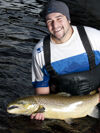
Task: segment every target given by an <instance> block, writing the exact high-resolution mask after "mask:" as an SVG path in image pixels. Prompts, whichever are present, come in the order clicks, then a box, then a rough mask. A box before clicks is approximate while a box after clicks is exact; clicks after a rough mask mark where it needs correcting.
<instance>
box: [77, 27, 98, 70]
mask: <svg viewBox="0 0 100 133" xmlns="http://www.w3.org/2000/svg"><path fill="white" fill-rule="evenodd" d="M77 29H78V32H79V35H80V38H81V40H82V42H83V46H84V48H85V50H86V53H87V55H88V60H89V67H90V70H92V69H93V68H95V66H96V64H95V55H94V53H93V51H92V48H91V45H90V42H89V39H88V37H87V34H86V32H85V29H84V27H83V26H77Z"/></svg>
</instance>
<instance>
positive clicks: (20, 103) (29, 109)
mask: <svg viewBox="0 0 100 133" xmlns="http://www.w3.org/2000/svg"><path fill="white" fill-rule="evenodd" d="M38 108H39V105H38V104H37V103H36V101H35V100H33V101H30V100H25V99H20V100H17V101H15V102H12V103H10V104H8V106H7V112H8V113H10V114H19V115H20V114H22V115H31V114H32V113H35V112H36V111H37V110H38Z"/></svg>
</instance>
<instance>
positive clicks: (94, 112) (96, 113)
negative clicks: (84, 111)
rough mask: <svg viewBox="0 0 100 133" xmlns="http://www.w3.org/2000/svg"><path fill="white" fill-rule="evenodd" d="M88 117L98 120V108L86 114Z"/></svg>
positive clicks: (99, 113)
mask: <svg viewBox="0 0 100 133" xmlns="http://www.w3.org/2000/svg"><path fill="white" fill-rule="evenodd" d="M88 115H89V116H91V117H93V118H100V110H99V108H98V107H97V106H96V107H94V108H93V110H92V112H91V113H90V114H88Z"/></svg>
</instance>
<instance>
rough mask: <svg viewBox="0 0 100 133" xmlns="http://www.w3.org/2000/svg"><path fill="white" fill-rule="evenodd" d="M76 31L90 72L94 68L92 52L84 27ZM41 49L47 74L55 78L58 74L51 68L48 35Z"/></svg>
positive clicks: (79, 27)
mask: <svg viewBox="0 0 100 133" xmlns="http://www.w3.org/2000/svg"><path fill="white" fill-rule="evenodd" d="M77 29H78V31H79V35H80V37H81V40H82V42H83V46H84V48H85V50H86V53H87V55H88V60H89V66H90V70H91V69H93V68H94V67H95V66H96V65H95V56H94V53H93V51H92V48H91V45H90V42H89V40H88V37H87V35H86V32H85V30H84V27H83V26H77ZM43 49H44V60H45V67H46V70H47V72H48V73H49V74H50V75H51V76H53V77H54V76H57V75H58V74H57V73H56V72H55V70H54V69H53V67H52V66H51V55H50V35H48V36H46V37H45V38H44V41H43Z"/></svg>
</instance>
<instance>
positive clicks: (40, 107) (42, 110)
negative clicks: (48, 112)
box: [35, 105, 45, 113]
mask: <svg viewBox="0 0 100 133" xmlns="http://www.w3.org/2000/svg"><path fill="white" fill-rule="evenodd" d="M43 112H45V108H44V107H43V106H42V105H39V108H38V110H37V111H36V112H35V113H43Z"/></svg>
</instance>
